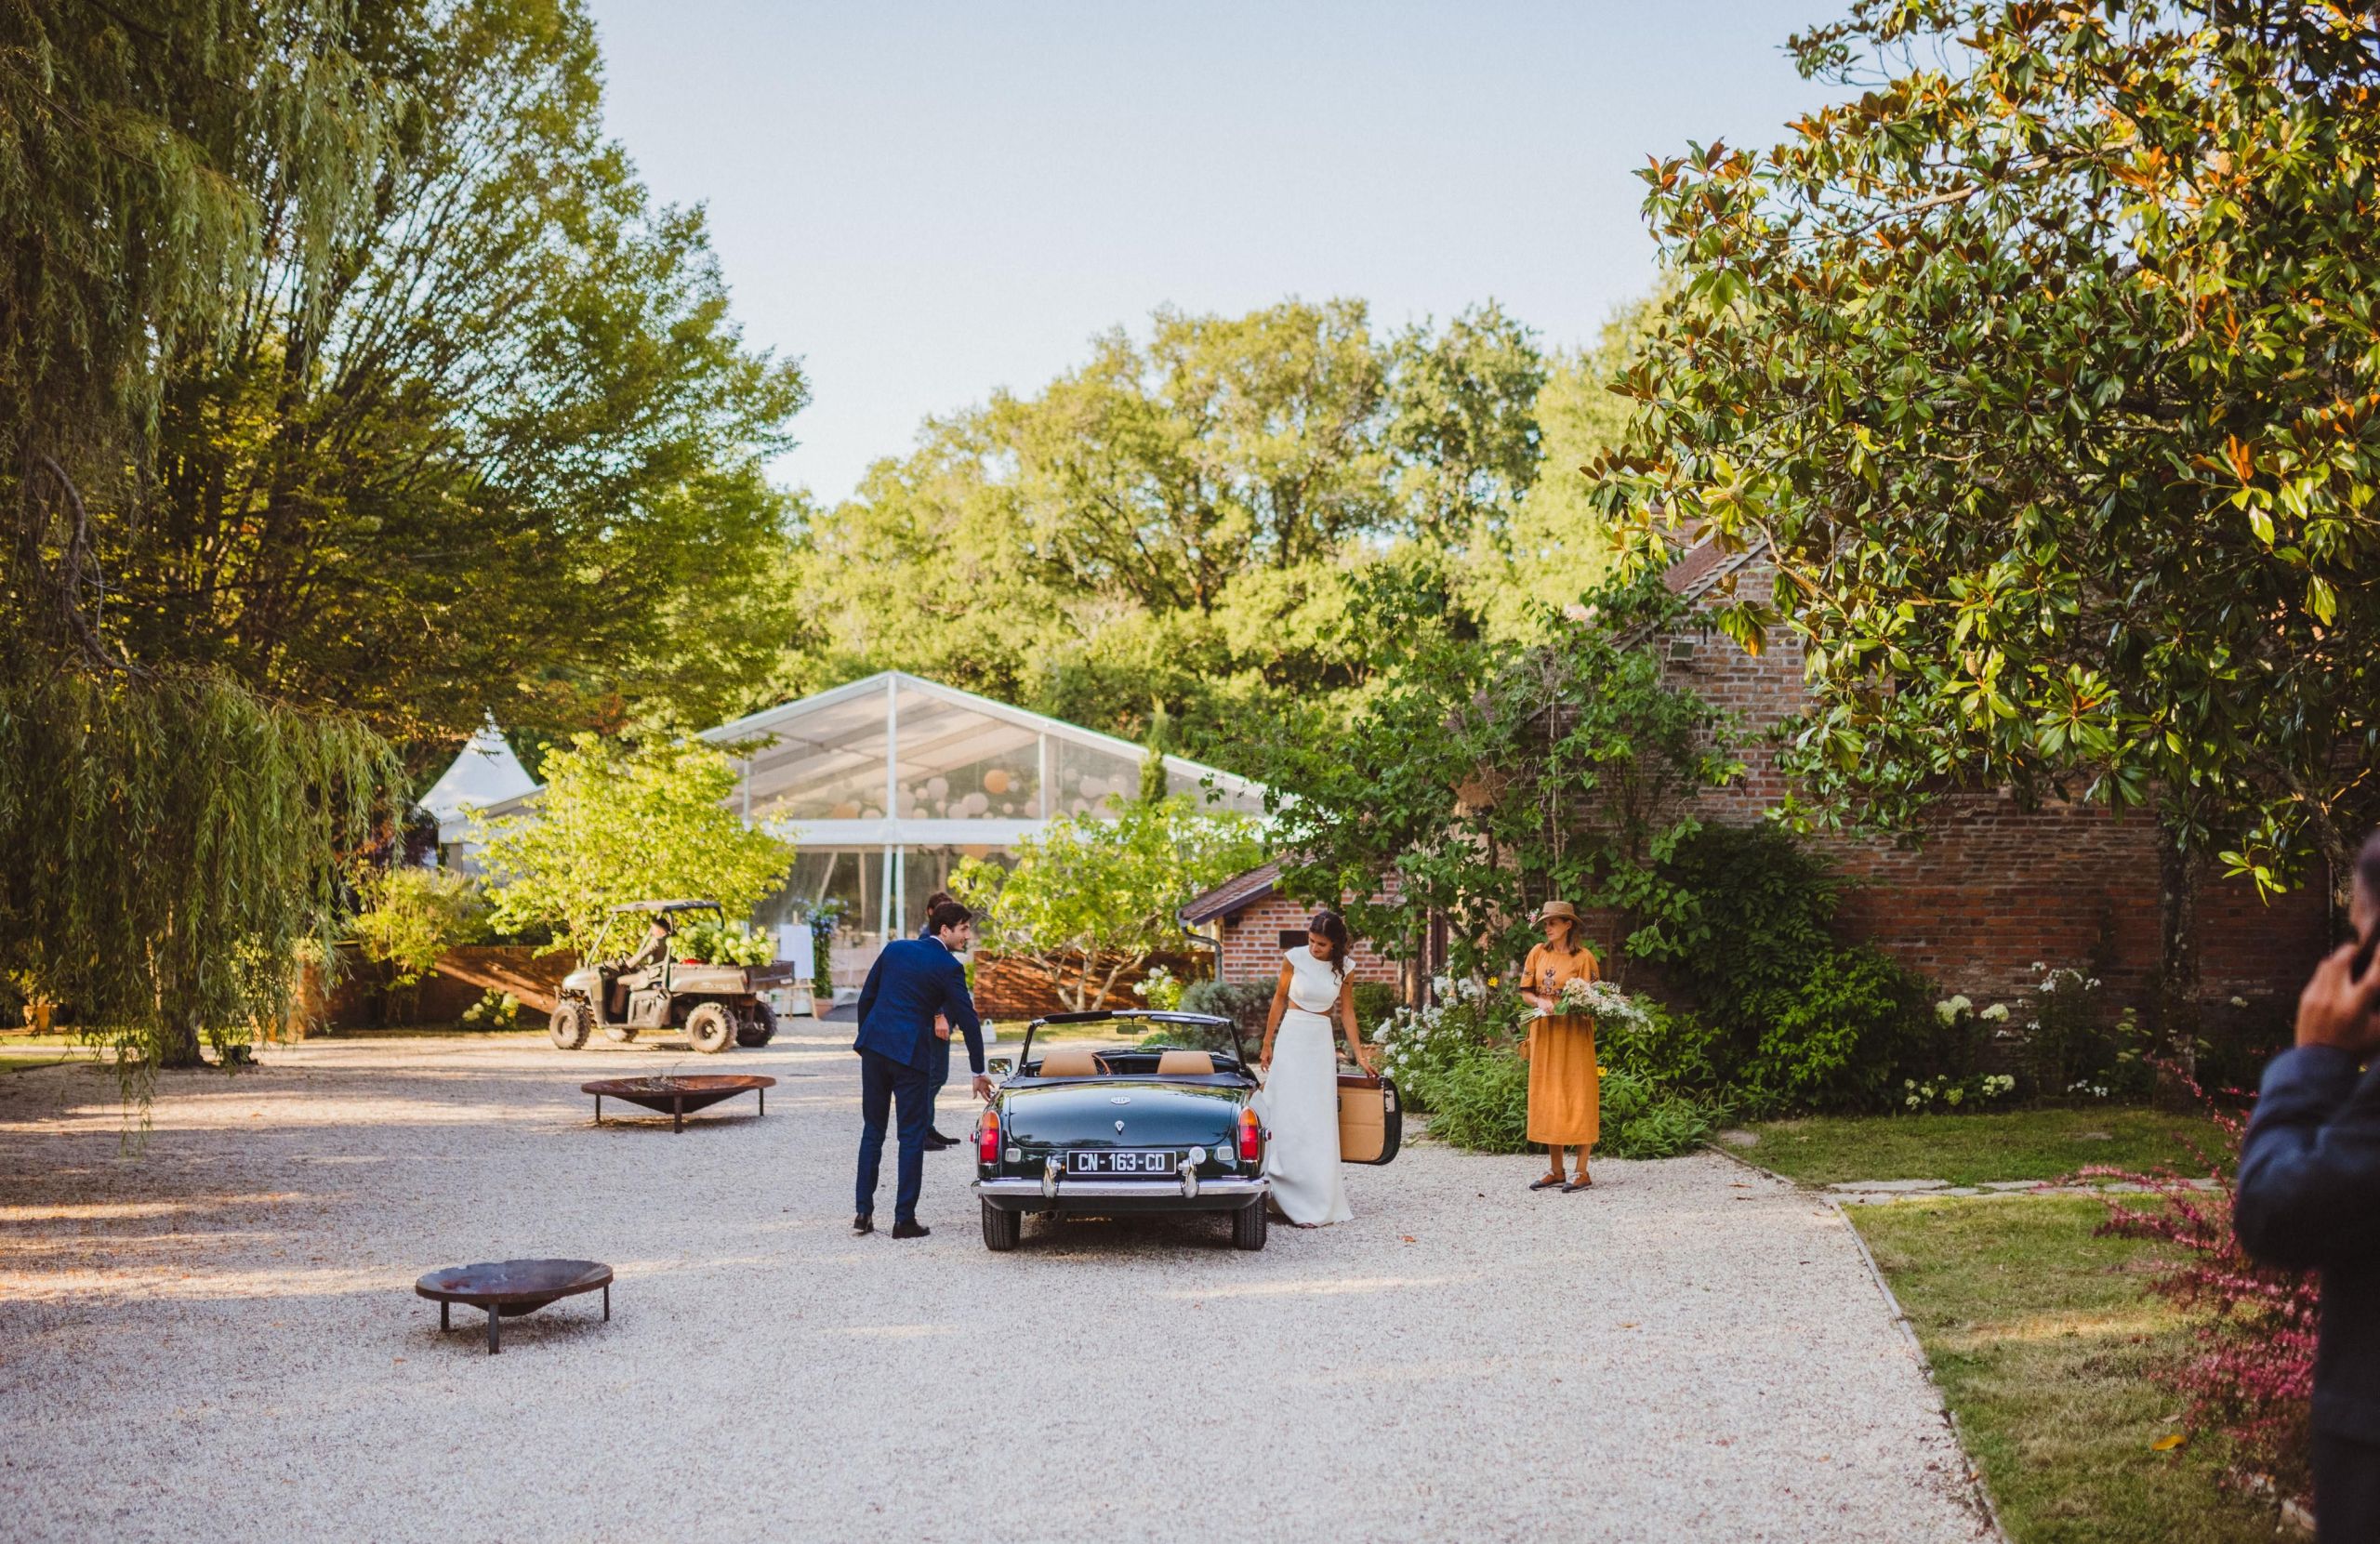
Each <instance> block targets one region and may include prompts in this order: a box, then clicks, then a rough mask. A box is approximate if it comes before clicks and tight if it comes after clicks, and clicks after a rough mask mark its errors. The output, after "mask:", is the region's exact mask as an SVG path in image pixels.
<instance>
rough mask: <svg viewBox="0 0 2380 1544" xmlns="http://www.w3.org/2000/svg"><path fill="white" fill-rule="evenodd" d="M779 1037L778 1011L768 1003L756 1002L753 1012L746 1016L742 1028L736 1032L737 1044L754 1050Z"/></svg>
mask: <svg viewBox="0 0 2380 1544" xmlns="http://www.w3.org/2000/svg"><path fill="white" fill-rule="evenodd" d="M776 1037H777V1010H775V1009H774V1008H771V1007H770V1006H769V1005H768V1004H767V1003H764V1002H756V1003H754V1004H753V1005H752V1011H751V1012H749V1013H747V1014H746V1015H745V1016H744V1023H743V1025H742V1027H740V1028H738V1029H737V1030H736V1032H735V1043H736V1044H737V1045H739V1046H748V1047H750V1048H751V1049H754V1050H758V1049H760V1047H762V1046H765V1045H767V1044H768V1043H769V1042H770V1041H771V1040H774V1039H775V1038H776Z"/></svg>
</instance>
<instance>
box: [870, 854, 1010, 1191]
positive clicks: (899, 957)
mask: <svg viewBox="0 0 2380 1544" xmlns="http://www.w3.org/2000/svg"><path fill="white" fill-rule="evenodd" d="M973 922H974V917H973V914H972V913H971V912H969V911H968V909H967V908H966V907H965V906H962V905H960V904H959V903H957V902H956V901H950V902H945V903H944V904H941V905H938V906H936V907H934V908H933V910H932V911H931V912H930V913H928V914H927V916H926V934H927V936H925V937H923V938H896V939H894V940H893V942H892V943H890V944H886V945H885V946H884V952H883V953H882V954H880V955H879V956H877V957H876V963H875V964H874V965H873V966H871V967H870V968H869V970H868V972H867V984H866V985H865V986H863V987H861V988H860V994H859V1037H858V1038H857V1039H856V1040H853V1042H852V1049H853V1050H855V1051H857V1052H859V1114H860V1133H859V1184H858V1189H857V1197H858V1204H857V1206H856V1207H855V1209H854V1212H853V1217H852V1229H853V1232H855V1233H864V1234H865V1233H874V1232H875V1231H876V1178H877V1174H878V1171H879V1168H881V1166H882V1162H883V1157H884V1125H885V1120H886V1118H887V1116H889V1115H892V1114H893V1112H894V1111H895V1110H896V1109H897V1110H898V1112H899V1115H900V1131H901V1155H900V1160H899V1164H898V1167H897V1168H896V1170H895V1183H894V1189H893V1237H895V1238H923V1237H925V1236H926V1234H928V1233H929V1232H931V1231H932V1230H930V1229H928V1228H927V1227H925V1226H924V1225H923V1224H922V1223H920V1222H919V1221H918V1192H919V1189H920V1188H922V1186H923V1184H924V1182H925V1164H926V1131H927V1129H928V1128H929V1127H930V1126H931V1125H932V1120H933V1089H932V1069H933V1041H934V1033H933V1023H934V1017H935V1015H937V1014H940V1015H942V1016H944V1017H945V1018H947V1019H948V1020H949V1022H950V1023H954V1024H956V1025H958V1026H959V1031H960V1032H961V1033H962V1034H964V1035H965V1036H967V1062H968V1065H969V1066H970V1067H972V1069H973V1070H974V1074H975V1097H976V1098H977V1099H982V1100H988V1099H990V1098H991V1097H992V1080H991V1079H990V1078H989V1077H987V1076H985V1075H984V1025H983V1021H982V1020H981V1019H979V1018H977V1017H976V1014H975V1000H974V998H973V997H972V996H969V995H968V991H967V971H966V969H965V968H964V967H963V966H961V965H960V964H959V952H960V951H962V950H964V949H965V948H966V947H967V946H968V944H971V943H972V942H973Z"/></svg>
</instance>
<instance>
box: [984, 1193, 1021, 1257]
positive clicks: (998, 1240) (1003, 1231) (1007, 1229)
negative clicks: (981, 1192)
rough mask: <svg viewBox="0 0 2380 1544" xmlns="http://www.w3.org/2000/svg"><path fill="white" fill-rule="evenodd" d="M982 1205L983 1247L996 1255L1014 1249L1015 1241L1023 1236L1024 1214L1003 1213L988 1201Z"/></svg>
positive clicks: (1019, 1212)
mask: <svg viewBox="0 0 2380 1544" xmlns="http://www.w3.org/2000/svg"><path fill="white" fill-rule="evenodd" d="M982 1205H983V1207H984V1247H985V1248H986V1249H989V1250H991V1251H992V1252H993V1253H994V1254H998V1255H1004V1254H1006V1253H1008V1252H1009V1251H1010V1250H1011V1249H1013V1248H1015V1247H1016V1246H1017V1241H1018V1240H1019V1239H1022V1238H1023V1237H1024V1236H1025V1214H1024V1213H1023V1212H1021V1211H1003V1210H1001V1209H1000V1208H999V1207H996V1206H994V1205H992V1204H991V1203H990V1202H989V1201H985V1202H984V1203H982Z"/></svg>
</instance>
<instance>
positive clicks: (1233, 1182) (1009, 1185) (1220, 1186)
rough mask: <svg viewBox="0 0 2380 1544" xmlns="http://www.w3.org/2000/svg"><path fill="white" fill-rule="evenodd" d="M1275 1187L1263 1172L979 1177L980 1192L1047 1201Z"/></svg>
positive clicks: (1189, 1195)
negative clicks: (1156, 1176)
mask: <svg viewBox="0 0 2380 1544" xmlns="http://www.w3.org/2000/svg"><path fill="white" fill-rule="evenodd" d="M1271 1189H1272V1181H1269V1180H1267V1179H1265V1178H1264V1177H1263V1175H1261V1174H1260V1175H1258V1176H1256V1177H1255V1178H1253V1179H1245V1178H1241V1177H1238V1176H1232V1177H1228V1178H1224V1179H1220V1180H1202V1179H1200V1178H1198V1177H1197V1175H1196V1174H1187V1175H1183V1176H1182V1177H1181V1178H1179V1179H1174V1180H1074V1179H1068V1178H1065V1177H1064V1176H1063V1175H1061V1176H1057V1177H1055V1178H1054V1179H1051V1180H1050V1181H1042V1180H978V1181H975V1193H976V1194H979V1195H1013V1196H1018V1197H1026V1196H1035V1195H1038V1196H1040V1197H1042V1198H1043V1199H1045V1200H1052V1201H1063V1200H1065V1199H1066V1198H1067V1197H1069V1196H1079V1197H1098V1198H1100V1199H1104V1200H1121V1199H1125V1198H1127V1197H1131V1196H1135V1195H1138V1196H1143V1197H1154V1196H1159V1195H1180V1196H1183V1197H1184V1198H1185V1199H1196V1198H1197V1197H1199V1196H1215V1195H1245V1196H1250V1197H1251V1198H1252V1197H1255V1196H1259V1195H1263V1194H1265V1193H1266V1192H1268V1191H1270V1190H1271Z"/></svg>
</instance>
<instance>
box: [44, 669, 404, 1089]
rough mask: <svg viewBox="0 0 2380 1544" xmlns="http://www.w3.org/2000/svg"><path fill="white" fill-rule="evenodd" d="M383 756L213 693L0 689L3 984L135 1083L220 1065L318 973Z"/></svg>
mask: <svg viewBox="0 0 2380 1544" xmlns="http://www.w3.org/2000/svg"><path fill="white" fill-rule="evenodd" d="M396 779H397V769H396V766H395V763H394V760H393V759H392V758H391V756H390V752H389V748H388V746H386V745H385V744H384V743H383V742H382V741H381V740H380V738H379V737H378V736H377V735H376V734H374V733H373V732H371V731H370V730H368V729H365V728H364V726H363V725H361V724H359V723H357V722H355V721H354V720H353V719H348V718H346V717H344V716H343V715H337V714H322V713H302V712H299V711H297V710H295V709H291V708H287V707H283V706H277V705H274V704H271V703H268V702H266V701H264V700H262V699H260V698H258V696H256V695H255V694H254V693H250V692H248V691H247V690H245V688H243V687H240V686H238V685H236V684H234V683H232V682H229V681H225V680H220V679H218V678H215V677H211V676H196V677H181V676H168V677H145V676H135V675H131V674H128V673H124V674H116V675H113V676H112V677H106V678H99V679H93V678H89V677H86V676H84V675H82V674H80V673H78V672H73V671H67V672H56V673H46V674H45V673H42V672H39V671H27V672H23V673H21V674H20V673H18V672H14V671H10V672H7V674H5V675H0V852H6V853H7V855H8V856H7V862H5V863H0V973H7V974H9V975H12V976H15V977H17V978H18V979H20V981H21V982H22V983H25V984H27V985H29V986H30V987H31V988H32V989H33V995H34V996H40V997H44V998H46V999H47V1000H50V1001H54V1002H61V1003H65V1004H69V1005H71V1007H72V1009H73V1013H74V1015H75V1018H76V1019H77V1020H78V1021H79V1022H80V1023H82V1024H83V1025H84V1026H85V1027H86V1033H88V1034H90V1035H92V1036H95V1037H97V1038H99V1039H101V1040H103V1041H106V1042H109V1043H112V1044H113V1045H114V1046H116V1047H117V1048H118V1050H119V1053H120V1055H121V1057H122V1058H123V1059H124V1060H126V1061H128V1062H139V1063H142V1064H153V1063H162V1064H164V1065H167V1066H187V1065H192V1064H194V1063H195V1062H197V1061H198V1060H199V1043H200V1040H201V1038H202V1037H203V1038H204V1039H205V1041H206V1042H207V1043H209V1044H211V1045H213V1046H214V1047H215V1048H216V1049H217V1050H218V1052H219V1053H222V1055H223V1057H224V1059H225V1060H226V1062H227V1063H228V1062H230V1061H231V1060H233V1059H235V1056H236V1051H235V1048H238V1047H242V1046H244V1045H245V1044H246V1043H247V1042H248V1040H249V1039H250V1038H251V1036H253V1035H254V1034H255V1033H256V1032H257V1030H258V1028H260V1027H270V1026H274V1025H277V1024H278V1023H280V1022H281V1021H282V1020H283V1019H284V1017H285V1016H286V1014H287V1012H288V1005H289V1003H290V1000H291V997H292V995H293V991H294V989H295V986H296V984H297V977H298V970H299V969H300V966H301V961H302V960H304V959H306V958H312V959H316V960H323V961H327V960H328V959H329V958H330V957H331V950H332V946H333V944H335V943H336V939H337V921H338V917H339V915H340V905H339V898H340V897H339V886H340V876H341V873H342V871H343V869H344V866H345V864H346V863H347V861H348V860H349V859H350V855H351V854H353V853H354V852H356V851H359V850H361V849H362V848H364V846H365V845H366V844H367V843H369V841H370V840H371V839H372V837H373V835H374V833H375V831H376V829H377V828H378V826H379V825H380V824H381V823H382V822H384V821H386V820H387V819H388V818H389V817H390V814H391V809H390V805H391V804H392V802H393V800H392V799H391V798H390V791H391V790H392V789H393V787H394V786H395V785H396Z"/></svg>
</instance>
